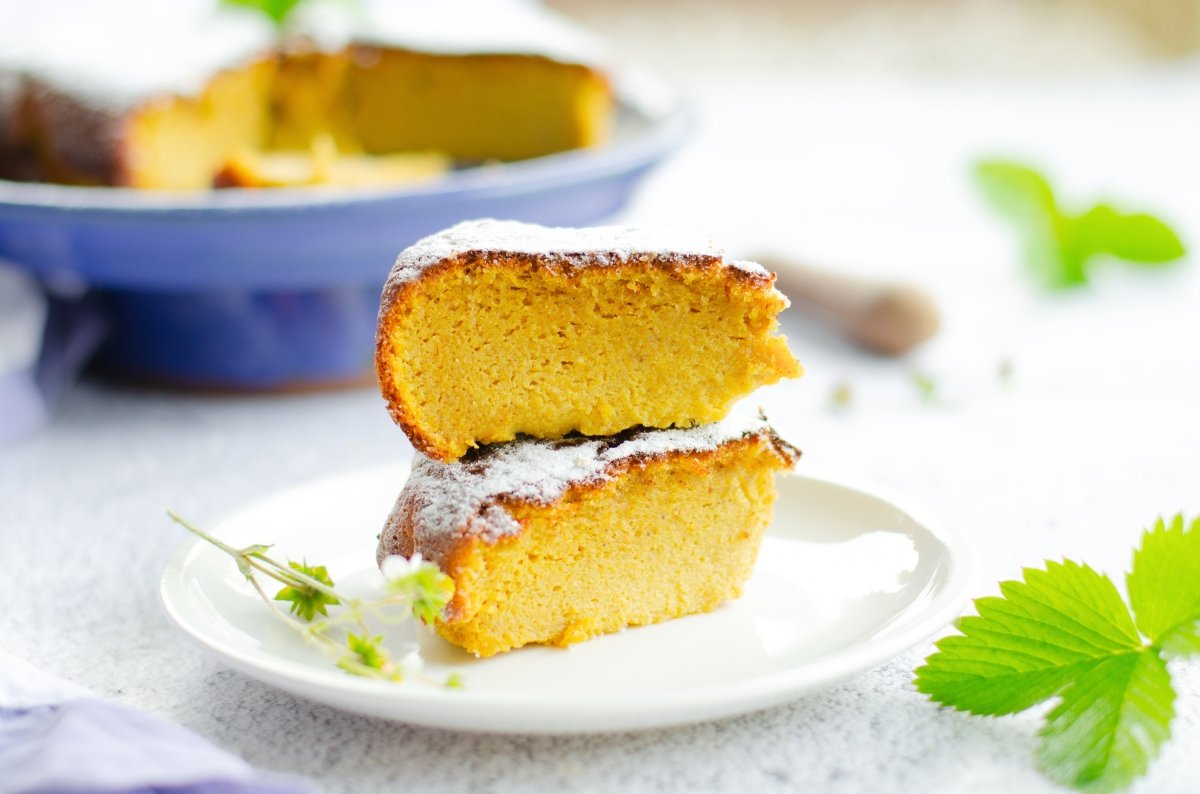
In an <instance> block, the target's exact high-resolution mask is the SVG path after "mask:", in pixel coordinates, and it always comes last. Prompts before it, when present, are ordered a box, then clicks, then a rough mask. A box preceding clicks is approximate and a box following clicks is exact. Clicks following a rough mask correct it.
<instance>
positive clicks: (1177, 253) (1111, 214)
mask: <svg viewBox="0 0 1200 794" xmlns="http://www.w3.org/2000/svg"><path fill="white" fill-rule="evenodd" d="M1078 223H1079V232H1078V233H1079V235H1080V236H1081V237H1082V238H1084V239H1086V240H1087V241H1088V244H1089V247H1090V249H1091V250H1092V252H1094V253H1104V254H1110V255H1111V256H1115V257H1116V258H1118V259H1124V260H1125V261H1126V262H1134V263H1136V264H1141V265H1163V264H1167V263H1169V262H1174V261H1175V260H1176V259H1179V258H1180V257H1182V256H1183V255H1184V254H1185V253H1187V251H1186V250H1185V249H1184V247H1183V243H1182V242H1181V241H1180V239H1179V236H1178V235H1177V234H1175V231H1174V230H1173V229H1172V228H1171V227H1170V226H1168V225H1167V224H1166V223H1164V222H1163V221H1161V220H1159V219H1158V218H1156V217H1154V216H1153V215H1147V214H1145V213H1133V214H1130V215H1127V214H1124V213H1122V212H1119V211H1117V210H1115V209H1113V208H1112V207H1111V206H1109V205H1108V204H1097V205H1096V206H1094V207H1092V208H1091V209H1090V210H1088V211H1087V212H1085V213H1084V214H1083V215H1082V216H1080V218H1079V219H1078Z"/></svg>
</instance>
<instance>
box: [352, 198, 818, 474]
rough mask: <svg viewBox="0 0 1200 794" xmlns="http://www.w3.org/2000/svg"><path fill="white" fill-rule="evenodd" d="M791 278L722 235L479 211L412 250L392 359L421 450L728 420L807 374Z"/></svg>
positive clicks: (385, 350) (397, 404)
mask: <svg viewBox="0 0 1200 794" xmlns="http://www.w3.org/2000/svg"><path fill="white" fill-rule="evenodd" d="M774 281H775V277H774V275H773V274H772V273H769V272H768V271H766V270H764V269H763V268H762V267H760V266H758V265H755V264H753V263H749V262H735V261H729V260H727V259H726V258H725V257H724V255H723V254H722V252H721V251H720V250H719V249H717V248H715V247H714V246H713V245H712V244H711V243H710V242H709V241H708V240H707V239H706V238H702V237H701V238H698V237H694V236H690V235H682V234H675V233H664V232H652V231H647V230H641V229H633V228H624V227H620V228H618V227H600V228H592V229H551V228H544V227H540V226H535V225H531V224H524V223H516V222H509V221H472V222H468V223H463V224H459V225H457V226H454V227H452V228H450V229H447V230H446V231H443V232H441V233H439V234H436V235H433V236H431V237H427V238H425V239H424V240H421V241H419V242H418V243H416V244H415V245H413V246H412V247H411V248H409V249H407V250H406V251H404V252H403V253H401V254H400V257H399V259H398V260H397V261H396V264H395V266H394V267H393V269H392V272H391V275H390V277H389V279H388V281H387V284H386V286H385V288H384V292H383V297H382V303H381V306H380V313H379V330H378V337H377V347H376V369H377V371H378V375H379V383H380V388H381V390H382V392H383V395H384V397H385V399H386V400H387V404H388V410H389V411H390V412H391V415H392V417H393V418H394V419H395V421H396V422H397V423H398V424H399V425H400V426H401V427H402V428H403V429H404V431H405V433H406V434H407V435H408V438H409V440H410V441H411V442H412V443H413V446H415V447H416V448H417V449H419V450H420V451H421V452H423V453H424V454H426V455H428V456H429V457H431V458H435V459H437V460H441V461H452V460H456V459H458V458H459V457H461V456H462V455H463V454H464V453H466V452H467V451H468V450H470V449H473V448H475V447H477V446H479V445H482V444H494V443H498V442H504V441H509V440H512V439H514V438H516V437H517V436H518V435H519V434H524V435H528V436H532V437H535V438H561V437H563V436H565V435H567V434H569V433H572V432H578V433H581V434H583V435H588V436H600V435H610V434H613V433H619V432H621V431H622V430H625V429H627V428H630V427H635V426H646V427H658V428H666V427H672V426H678V427H686V426H689V425H694V424H698V423H704V422H713V421H716V420H718V419H721V418H722V417H724V416H725V415H726V414H727V413H728V411H729V409H730V407H731V406H732V404H733V403H734V402H735V401H736V400H737V399H738V398H740V397H743V396H744V395H746V394H748V393H750V392H751V391H752V390H754V389H755V388H757V387H759V386H762V385H766V384H770V383H774V382H776V381H778V380H779V379H781V378H793V377H797V376H798V375H799V374H800V372H801V369H800V365H799V364H797V362H796V360H795V359H794V358H793V357H792V354H791V352H790V351H789V350H788V348H787V340H786V339H785V338H784V337H782V336H779V335H777V334H776V333H775V332H776V328H777V325H778V323H777V315H778V313H779V312H780V311H781V310H782V309H783V308H784V307H786V306H787V299H786V298H784V297H783V295H782V294H780V293H779V291H778V290H776V289H775V287H774Z"/></svg>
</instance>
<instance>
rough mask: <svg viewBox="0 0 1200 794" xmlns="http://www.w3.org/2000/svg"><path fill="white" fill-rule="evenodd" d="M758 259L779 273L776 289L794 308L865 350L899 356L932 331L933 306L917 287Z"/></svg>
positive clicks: (934, 328) (934, 323)
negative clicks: (777, 287) (789, 300)
mask: <svg viewBox="0 0 1200 794" xmlns="http://www.w3.org/2000/svg"><path fill="white" fill-rule="evenodd" d="M757 261H759V262H762V264H763V265H764V266H765V267H767V268H768V269H770V270H774V271H775V272H776V273H778V274H779V281H778V284H779V288H780V290H781V291H782V292H783V293H784V294H785V295H787V296H788V298H790V299H791V301H792V304H793V305H794V306H796V307H797V308H799V309H801V310H802V311H804V312H806V313H807V314H808V315H809V316H812V317H815V318H817V319H818V320H821V321H823V322H825V323H826V324H827V325H830V326H832V327H833V328H834V329H835V330H837V331H839V332H840V333H842V334H843V335H845V336H846V337H848V338H849V339H850V340H851V341H853V342H855V343H856V344H858V345H860V346H862V347H864V348H866V349H868V350H871V351H873V352H876V353H882V354H883V355H888V356H901V355H904V354H905V353H907V352H908V351H910V350H912V349H913V348H914V347H916V346H917V345H919V344H921V343H922V342H924V341H925V340H927V339H929V338H930V337H931V336H933V335H934V334H935V333H937V330H938V325H939V318H938V310H937V306H936V304H934V302H933V299H932V298H930V297H929V295H928V294H927V293H925V292H924V291H922V290H920V289H917V288H916V287H913V286H909V285H905V284H893V283H888V282H879V281H871V280H867V279H861V278H851V277H848V276H841V275H837V274H835V273H830V272H828V271H825V270H815V269H813V268H809V267H801V266H799V265H795V264H793V263H791V262H786V263H785V262H783V261H782V260H780V259H779V258H776V257H763V258H761V259H758V260H757ZM780 265H782V266H780Z"/></svg>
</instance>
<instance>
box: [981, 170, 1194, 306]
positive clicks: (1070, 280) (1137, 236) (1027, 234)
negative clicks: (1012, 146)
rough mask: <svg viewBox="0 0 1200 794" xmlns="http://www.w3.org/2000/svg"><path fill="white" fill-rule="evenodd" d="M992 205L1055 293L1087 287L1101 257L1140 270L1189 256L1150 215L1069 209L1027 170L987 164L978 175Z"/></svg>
mask: <svg viewBox="0 0 1200 794" xmlns="http://www.w3.org/2000/svg"><path fill="white" fill-rule="evenodd" d="M974 176H975V181H976V184H977V185H978V186H979V188H980V190H981V191H982V193H983V195H984V197H985V198H986V199H987V201H988V203H989V204H990V205H991V206H992V208H993V209H995V210H996V211H997V212H998V213H999V214H1000V215H1002V216H1003V217H1004V218H1006V219H1007V220H1008V221H1009V222H1010V223H1011V224H1012V225H1013V228H1014V229H1015V230H1016V232H1017V234H1018V235H1019V237H1020V239H1021V241H1022V245H1023V247H1024V250H1025V262H1026V265H1027V266H1028V267H1029V269H1030V272H1031V273H1032V274H1033V275H1034V276H1035V277H1036V278H1037V279H1038V280H1039V281H1040V282H1041V283H1042V285H1043V286H1044V287H1046V288H1047V289H1051V290H1061V289H1070V288H1072V287H1079V286H1082V285H1084V284H1087V283H1088V266H1089V265H1090V264H1091V262H1092V261H1093V260H1094V259H1095V258H1096V257H1097V256H1100V255H1107V256H1112V257H1115V258H1117V259H1120V260H1123V261H1126V262H1132V263H1134V264H1138V265H1151V266H1158V265H1163V264H1166V263H1168V262H1174V261H1176V260H1178V259H1179V258H1181V257H1182V256H1183V255H1184V253H1185V251H1184V246H1183V243H1182V242H1180V240H1179V237H1178V236H1177V235H1176V234H1175V232H1174V231H1173V230H1172V229H1171V227H1170V226H1168V225H1167V224H1166V223H1164V222H1163V221H1161V220H1159V219H1158V218H1155V217H1154V216H1152V215H1148V214H1145V213H1123V212H1120V211H1118V210H1116V209H1114V208H1113V207H1112V206H1110V205H1108V204H1096V205H1094V206H1092V207H1091V208H1090V209H1088V210H1087V211H1086V212H1083V213H1080V214H1073V213H1071V212H1069V211H1067V210H1066V209H1064V208H1063V207H1062V206H1061V205H1060V204H1059V202H1058V201H1057V199H1056V198H1055V195H1054V189H1053V188H1052V187H1051V186H1050V182H1049V181H1048V180H1047V179H1046V178H1045V177H1044V176H1042V175H1041V174H1040V173H1038V172H1037V171H1035V170H1034V169H1032V168H1029V167H1028V166H1024V165H1020V164H1018V163H1011V162H1005V161H1001V160H985V161H982V162H980V163H977V164H976V166H975V169H974Z"/></svg>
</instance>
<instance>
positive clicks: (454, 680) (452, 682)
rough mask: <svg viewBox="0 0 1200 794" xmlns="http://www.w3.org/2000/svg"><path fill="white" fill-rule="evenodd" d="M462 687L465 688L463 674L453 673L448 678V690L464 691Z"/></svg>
mask: <svg viewBox="0 0 1200 794" xmlns="http://www.w3.org/2000/svg"><path fill="white" fill-rule="evenodd" d="M462 686H463V677H462V674H461V673H459V672H458V671H457V670H456V671H455V672H453V673H451V674H450V675H448V676H446V688H448V689H462Z"/></svg>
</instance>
